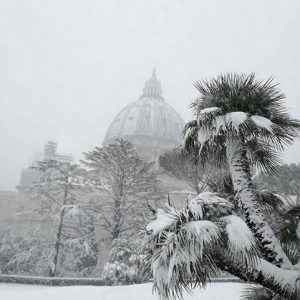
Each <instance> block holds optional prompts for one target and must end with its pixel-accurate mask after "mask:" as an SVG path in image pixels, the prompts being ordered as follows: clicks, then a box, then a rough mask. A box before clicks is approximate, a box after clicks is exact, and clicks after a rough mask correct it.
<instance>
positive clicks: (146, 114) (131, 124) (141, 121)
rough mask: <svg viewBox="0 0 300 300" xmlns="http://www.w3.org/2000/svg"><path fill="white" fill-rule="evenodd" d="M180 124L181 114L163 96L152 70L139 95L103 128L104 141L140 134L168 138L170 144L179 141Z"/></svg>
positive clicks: (135, 136) (164, 140)
mask: <svg viewBox="0 0 300 300" xmlns="http://www.w3.org/2000/svg"><path fill="white" fill-rule="evenodd" d="M183 126H184V121H183V119H182V118H181V116H180V115H179V114H178V113H177V112H176V111H175V110H174V109H173V108H172V107H171V106H170V105H169V104H167V103H166V102H165V100H164V99H163V97H162V89H161V86H160V82H159V81H158V80H157V78H156V73H155V70H154V71H153V74H152V77H151V79H150V80H148V81H147V82H146V84H145V87H144V89H143V95H142V96H141V97H140V99H139V100H138V101H136V102H133V103H131V104H129V105H127V106H126V107H125V108H124V109H123V110H121V112H120V113H119V114H118V115H117V116H116V117H115V119H114V120H113V122H112V123H111V125H110V126H109V128H108V130H107V133H106V137H105V140H104V144H107V143H110V142H112V141H113V140H115V139H117V138H124V139H126V138H127V139H129V140H132V139H133V138H134V139H136V138H137V137H139V136H140V137H143V138H146V137H147V138H151V139H155V140H160V141H161V142H166V143H167V142H171V143H172V144H173V145H170V146H174V145H179V144H180V143H181V142H182V134H181V133H182V129H183Z"/></svg>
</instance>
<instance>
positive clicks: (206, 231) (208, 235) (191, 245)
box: [152, 221, 221, 299]
mask: <svg viewBox="0 0 300 300" xmlns="http://www.w3.org/2000/svg"><path fill="white" fill-rule="evenodd" d="M220 235H221V233H220V231H219V228H218V226H217V225H216V224H214V223H213V222H210V221H191V222H188V223H186V224H184V225H183V226H182V227H181V228H180V229H179V230H178V231H177V232H168V233H166V234H165V235H164V237H163V238H160V239H159V242H158V245H159V248H158V249H156V253H155V254H154V256H153V261H152V270H153V276H154V280H155V282H154V287H155V288H156V289H157V291H158V293H159V294H160V295H161V297H162V299H164V297H170V296H179V297H180V296H182V291H183V288H184V289H187V290H189V288H190V287H191V284H192V282H193V281H194V279H195V278H196V282H195V284H199V285H201V286H202V285H205V284H206V282H207V280H208V279H209V277H210V276H211V275H215V274H216V273H217V272H218V268H217V267H216V264H215V263H214V261H213V259H212V253H213V249H214V247H215V246H216V245H218V242H219V240H220Z"/></svg>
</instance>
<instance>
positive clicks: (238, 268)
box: [217, 253, 300, 300]
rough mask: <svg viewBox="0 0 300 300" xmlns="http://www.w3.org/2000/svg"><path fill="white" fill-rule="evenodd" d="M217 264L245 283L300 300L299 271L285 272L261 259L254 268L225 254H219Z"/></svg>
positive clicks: (290, 299) (292, 299)
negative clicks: (258, 285) (254, 284)
mask: <svg viewBox="0 0 300 300" xmlns="http://www.w3.org/2000/svg"><path fill="white" fill-rule="evenodd" d="M219 258H220V260H219V261H218V262H217V264H218V267H219V268H220V269H221V270H224V271H227V272H229V273H231V274H232V275H235V276H237V277H238V278H240V279H242V280H244V281H251V282H254V283H258V284H260V285H262V286H263V287H265V288H268V289H270V290H272V291H273V292H275V293H278V294H279V295H281V296H284V297H286V299H288V300H300V272H299V270H284V269H282V268H278V267H276V266H274V265H273V264H271V263H269V262H267V261H266V260H263V259H259V260H258V261H257V262H256V265H255V266H253V267H252V268H249V266H245V264H242V263H241V264H238V265H237V263H236V261H232V260H231V259H230V258H229V257H227V256H226V255H224V253H219Z"/></svg>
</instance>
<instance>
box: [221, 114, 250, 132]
mask: <svg viewBox="0 0 300 300" xmlns="http://www.w3.org/2000/svg"><path fill="white" fill-rule="evenodd" d="M225 118H226V121H227V125H231V128H232V130H234V131H236V132H239V127H240V125H242V124H243V123H244V122H245V121H246V120H247V118H248V116H247V114H246V113H244V112H242V111H234V112H230V113H227V114H226V116H225Z"/></svg>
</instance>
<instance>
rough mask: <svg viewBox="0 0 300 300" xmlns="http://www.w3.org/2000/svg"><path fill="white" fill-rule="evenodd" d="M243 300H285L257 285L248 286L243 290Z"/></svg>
mask: <svg viewBox="0 0 300 300" xmlns="http://www.w3.org/2000/svg"><path fill="white" fill-rule="evenodd" d="M242 299H243V300H286V298H283V297H281V296H279V295H277V294H275V293H274V292H272V291H271V290H269V289H267V288H264V287H262V286H259V285H249V286H247V287H246V288H244V290H243V294H242Z"/></svg>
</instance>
